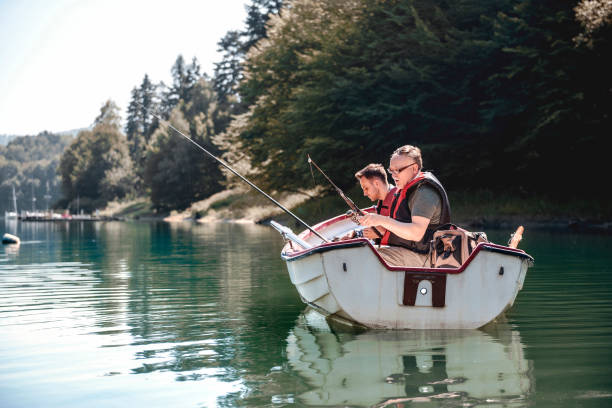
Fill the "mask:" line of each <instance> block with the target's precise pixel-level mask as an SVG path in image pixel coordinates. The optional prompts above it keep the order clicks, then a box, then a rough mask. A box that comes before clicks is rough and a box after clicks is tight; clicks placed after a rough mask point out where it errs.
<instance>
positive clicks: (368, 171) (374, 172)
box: [355, 163, 388, 185]
mask: <svg viewBox="0 0 612 408" xmlns="http://www.w3.org/2000/svg"><path fill="white" fill-rule="evenodd" d="M362 177H365V178H367V179H368V180H371V179H373V178H378V179H379V180H380V181H382V182H383V183H384V184H385V185H386V184H388V182H387V173H385V168H384V167H383V165H382V164H378V163H370V164H368V165H367V166H365V167H364V168H363V169H361V170H359V171H358V172H357V173H355V178H356V179H357V180H359V179H360V178H362Z"/></svg>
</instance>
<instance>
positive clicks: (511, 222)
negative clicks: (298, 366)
mask: <svg viewBox="0 0 612 408" xmlns="http://www.w3.org/2000/svg"><path fill="white" fill-rule="evenodd" d="M346 194H347V195H348V196H349V197H351V198H352V199H353V200H354V201H355V203H356V204H357V205H358V206H359V207H361V208H363V207H368V206H371V205H372V203H371V202H370V201H369V200H368V199H367V198H366V197H363V194H362V192H361V189H360V188H359V186H355V187H354V188H352V189H350V190H348V191H346ZM272 196H273V197H274V198H275V199H276V200H278V201H279V202H280V203H281V204H282V205H283V206H285V207H286V208H289V209H290V210H291V211H292V212H293V213H294V214H295V215H297V216H298V217H299V218H301V219H302V220H304V221H305V222H306V223H308V224H310V225H314V224H316V223H318V222H319V221H322V220H325V219H328V218H331V217H333V216H335V215H338V214H342V213H345V212H346V211H347V210H348V207H347V205H346V204H345V202H344V201H343V200H342V199H341V198H340V197H339V196H338V195H337V194H336V193H325V194H324V193H321V192H317V191H315V190H313V191H309V192H307V193H306V194H300V193H293V194H292V193H282V194H272ZM449 199H450V201H451V208H452V220H453V222H454V223H456V224H459V225H462V226H465V227H469V228H514V227H516V226H518V225H525V226H526V227H529V228H571V229H575V230H581V229H585V230H597V231H604V232H610V231H612V223H610V221H611V220H612V209H611V208H609V206H606V205H604V203H602V202H599V201H589V200H583V201H567V202H560V201H555V200H550V199H545V198H541V197H537V196H527V197H521V196H519V195H511V194H500V193H493V192H490V191H474V192H449ZM102 214H103V215H106V216H113V217H118V218H122V219H163V220H166V221H196V222H200V223H206V222H215V221H234V222H255V223H257V222H266V221H268V220H270V219H274V220H276V221H278V222H281V223H283V224H285V225H287V226H290V227H291V228H294V229H298V230H301V229H302V226H301V225H300V224H299V223H298V222H297V221H296V220H295V219H293V218H292V217H291V216H289V215H287V214H286V213H284V212H283V210H281V209H280V208H278V207H277V206H275V205H274V204H272V203H271V202H270V201H269V200H268V199H266V198H265V197H263V196H262V195H261V194H259V193H257V192H255V191H253V190H246V189H244V188H239V189H234V190H226V191H222V192H220V193H217V194H215V195H213V196H211V197H209V198H208V199H206V200H203V201H199V202H196V203H193V204H192V205H191V206H190V207H189V208H187V209H185V210H183V211H172V212H170V213H165V214H159V213H157V212H155V211H154V210H153V208H152V206H151V203H150V201H149V200H148V199H146V198H138V199H133V200H129V201H124V202H120V203H110V204H109V206H108V207H107V208H106V209H105V210H104V211H102Z"/></svg>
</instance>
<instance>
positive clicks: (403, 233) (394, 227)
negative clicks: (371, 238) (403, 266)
mask: <svg viewBox="0 0 612 408" xmlns="http://www.w3.org/2000/svg"><path fill="white" fill-rule="evenodd" d="M403 205H408V203H407V202H406V201H404V204H403ZM441 205H442V201H441V198H440V196H439V194H438V193H437V192H436V191H435V190H434V189H433V188H431V187H429V186H423V187H421V188H419V190H417V191H416V193H415V196H414V202H413V203H412V211H411V213H412V216H411V219H412V222H402V221H398V220H395V219H393V218H391V217H386V216H383V215H374V214H367V215H366V216H365V217H360V218H359V222H360V223H361V224H362V225H364V226H368V227H370V226H381V227H384V228H386V229H388V230H389V231H391V232H392V233H394V234H395V235H397V236H398V237H400V238H403V239H406V240H409V241H420V240H422V239H423V236H424V235H425V232H426V230H427V227H428V226H429V223H430V222H431V219H432V217H433V215H434V212H435V211H436V209H439V208H440V206H441ZM362 220H363V221H362Z"/></svg>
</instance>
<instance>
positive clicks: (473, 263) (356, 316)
mask: <svg viewBox="0 0 612 408" xmlns="http://www.w3.org/2000/svg"><path fill="white" fill-rule="evenodd" d="M336 223H340V224H347V221H346V220H343V219H341V220H338V221H337V222H336ZM336 223H334V222H331V223H328V224H323V228H320V231H321V232H325V230H326V228H325V227H328V229H329V230H328V231H327V232H330V231H332V230H333V232H334V233H337V232H338V231H337V230H338V229H343V228H338V227H340V225H335V226H334V224H336ZM302 235H303V238H305V239H308V238H310V239H312V237H309V236H308V234H302ZM311 242H312V241H311ZM281 256H282V258H283V259H284V260H285V261H286V263H287V268H288V271H289V277H290V279H291V282H292V283H293V284H294V285H295V287H296V289H297V291H298V293H299V294H300V296H301V298H302V300H303V301H304V302H305V303H307V304H309V305H311V306H313V307H314V308H316V309H317V310H319V311H320V312H322V313H324V314H326V315H329V316H331V317H333V318H336V319H339V320H345V321H348V322H356V323H358V324H359V325H363V326H366V327H368V328H380V329H473V328H478V327H481V326H484V325H486V324H487V323H489V322H491V321H493V320H495V319H496V318H497V317H498V316H500V315H501V314H503V313H504V312H505V311H506V310H508V309H509V308H510V307H512V305H513V304H514V301H515V299H516V296H517V294H518V292H519V291H520V290H521V288H522V287H523V282H524V280H525V276H526V273H527V269H528V268H529V266H530V265H532V262H533V259H532V258H531V257H530V256H529V255H527V254H526V253H525V252H523V251H521V250H517V249H512V248H508V247H504V246H500V245H495V244H489V243H482V244H480V245H479V246H477V247H476V249H475V250H474V251H473V253H472V254H471V255H470V257H469V258H468V260H466V262H465V263H464V264H463V265H462V266H461V268H459V269H450V268H436V269H433V268H402V267H395V266H390V265H388V264H387V263H386V262H385V261H384V260H383V259H382V258H381V257H380V255H379V254H378V252H377V250H376V248H375V247H374V246H373V245H372V244H371V243H370V241H368V240H366V239H363V238H362V239H354V240H348V241H341V242H332V243H324V244H319V245H314V246H313V248H309V249H306V250H301V251H300V250H295V247H293V249H292V248H291V246H290V245H288V246H285V248H284V249H283V253H282V254H281Z"/></svg>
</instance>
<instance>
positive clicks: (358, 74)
mask: <svg viewBox="0 0 612 408" xmlns="http://www.w3.org/2000/svg"><path fill="white" fill-rule="evenodd" d="M611 4H612V2H611V1H610V0H595V1H582V2H580V3H578V5H576V3H575V2H568V1H552V0H539V1H535V0H494V1H489V2H481V1H475V0H459V1H455V2H448V1H443V0H436V1H429V0H428V1H425V0H340V1H338V0H318V1H314V2H313V1H308V0H294V1H291V2H286V4H283V2H281V1H278V0H277V1H274V0H252V1H251V3H250V4H249V5H248V6H247V20H246V22H245V28H244V29H243V30H240V31H229V32H228V33H227V34H226V35H225V36H224V37H223V38H222V39H221V40H220V41H219V43H218V44H219V50H220V51H221V52H222V56H223V57H222V60H221V61H220V62H218V63H216V64H215V71H214V75H213V77H212V78H209V77H208V76H207V75H205V74H203V73H201V72H200V67H199V64H198V61H197V60H196V59H193V60H192V61H191V62H189V63H187V62H185V60H184V59H183V57H182V56H179V57H178V58H177V60H176V61H175V63H174V65H173V66H172V69H171V72H172V83H171V84H168V85H166V84H164V83H158V84H155V83H154V82H153V81H152V80H151V79H150V78H149V77H148V76H147V75H145V76H144V78H143V80H142V82H141V84H140V85H139V86H136V87H135V88H134V89H133V90H132V94H131V102H130V105H129V107H128V110H127V114H128V116H127V121H126V126H125V127H124V129H121V127H120V124H119V123H120V122H119V120H118V118H117V109H116V106H115V105H114V104H113V103H112V102H111V101H109V102H108V103H107V104H106V105H104V107H103V108H102V111H101V114H100V117H99V118H97V119H96V121H95V123H94V126H93V128H92V129H91V130H87V131H83V132H81V133H80V134H79V135H78V137H77V138H76V139H75V141H74V142H73V143H72V145H71V146H70V147H68V148H67V150H66V151H65V153H64V154H63V156H62V159H61V163H60V166H59V174H60V176H61V185H62V189H63V193H64V199H63V201H62V202H61V203H60V204H61V205H63V206H66V205H68V204H69V203H70V202H73V201H74V200H75V199H76V198H77V197H80V200H81V202H83V200H84V199H85V202H86V203H87V205H89V206H91V207H99V206H102V205H104V203H106V202H107V201H109V200H111V199H115V198H122V197H125V196H129V195H143V194H144V195H148V196H150V197H151V201H152V203H153V205H154V206H155V208H157V209H158V210H160V211H167V210H170V209H175V208H177V209H181V208H185V207H187V206H188V205H189V204H190V203H191V202H194V201H197V200H200V199H203V198H206V197H208V196H210V195H211V194H214V193H215V192H217V191H220V190H221V189H223V188H225V187H226V186H228V185H230V184H231V183H232V179H231V177H230V176H229V175H227V174H225V173H223V172H222V171H221V170H220V169H219V168H218V166H217V164H216V163H215V162H214V161H212V160H210V159H209V158H207V157H206V156H204V155H203V154H202V153H201V152H200V151H198V150H196V149H194V147H193V146H192V145H191V144H190V143H188V142H186V141H185V140H183V139H182V138H181V137H180V136H178V135H176V134H174V133H173V131H171V130H169V129H168V127H167V126H165V125H164V124H163V123H159V121H158V120H157V119H156V117H155V116H153V114H152V113H156V114H157V115H159V116H160V117H162V118H163V119H164V120H167V121H168V122H169V123H170V124H172V125H173V126H174V127H176V128H178V129H179V130H181V131H182V132H183V133H185V134H187V135H189V136H190V137H191V138H192V139H193V140H194V141H196V142H197V143H199V144H201V145H202V146H203V147H205V148H206V149H207V150H209V151H211V152H212V153H214V154H218V155H222V157H224V158H225V159H226V160H227V161H228V162H229V163H230V164H232V165H236V166H238V167H239V169H240V170H241V171H243V172H244V173H245V175H247V176H248V177H250V178H252V179H254V180H255V181H256V182H257V183H258V184H259V185H260V186H261V187H263V188H265V189H268V190H275V191H301V190H305V189H307V188H308V187H311V186H312V179H311V174H310V170H309V168H308V163H307V161H306V159H305V158H306V154H310V155H311V156H312V157H313V158H314V159H315V160H316V161H317V163H318V164H319V165H320V166H321V167H323V168H324V169H325V170H326V172H327V173H328V174H329V175H330V177H331V178H332V179H333V180H334V181H335V182H336V183H337V184H338V185H340V186H341V187H348V186H352V185H354V183H355V180H354V177H353V174H354V172H355V171H356V170H358V169H359V168H361V167H363V166H364V165H365V164H367V163H369V162H382V163H387V162H388V157H389V154H390V153H391V152H392V151H393V150H394V149H395V148H396V147H398V146H400V145H404V144H414V145H417V146H419V147H421V149H422V151H423V154H424V165H425V168H427V169H433V170H434V171H435V172H436V174H437V175H438V176H439V177H440V179H441V180H442V181H443V182H444V183H445V185H446V186H447V188H449V189H450V190H455V191H456V190H463V191H470V190H477V189H488V190H491V191H495V192H513V193H518V194H524V195H533V194H535V195H540V196H547V197H552V198H555V199H558V198H563V199H564V198H573V197H580V198H584V199H591V198H598V197H602V196H603V194H605V188H602V187H601V185H600V182H599V181H598V180H597V178H596V177H592V175H593V173H594V174H600V173H602V172H605V171H606V167H605V165H606V150H605V149H604V148H603V146H604V142H605V140H606V138H607V137H609V135H610V129H611V128H610V114H609V106H610V105H609V104H610V96H611V92H612V84H611V81H610V77H611V76H610V72H612V69H611V68H612V66H611V65H612V64H611V63H610V61H609V60H610V59H609V58H607V55H609V54H610V53H609V51H610V44H611V42H610V39H611V28H610V27H612V17H611V16H612V5H611ZM582 167H584V168H585V169H588V170H591V171H584V170H583V169H582Z"/></svg>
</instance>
